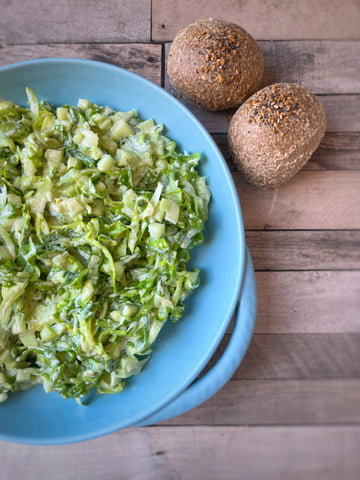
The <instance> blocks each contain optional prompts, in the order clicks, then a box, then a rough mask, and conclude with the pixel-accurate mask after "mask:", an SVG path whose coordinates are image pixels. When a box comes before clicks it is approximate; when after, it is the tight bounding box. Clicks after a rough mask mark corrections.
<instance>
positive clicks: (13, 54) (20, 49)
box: [0, 43, 161, 85]
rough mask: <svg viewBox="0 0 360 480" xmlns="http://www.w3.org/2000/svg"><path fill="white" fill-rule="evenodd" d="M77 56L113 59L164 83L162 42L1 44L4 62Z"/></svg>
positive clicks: (5, 63) (101, 60)
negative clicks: (162, 80)
mask: <svg viewBox="0 0 360 480" xmlns="http://www.w3.org/2000/svg"><path fill="white" fill-rule="evenodd" d="M49 57H74V58H86V59H89V60H97V61H100V62H106V63H111V64H113V65H117V66H119V67H123V68H126V69H128V70H131V71H133V72H135V73H138V74H139V75H142V76H144V77H146V78H148V79H149V80H151V81H153V82H155V83H157V84H158V85H160V84H161V45H151V44H141V43H137V44H116V45H114V44H106V43H103V44H86V43H84V44H69V43H65V44H64V43H61V44H56V43H49V44H46V45H14V46H1V45H0V66H2V65H7V64H11V63H16V62H22V61H24V60H32V59H34V58H49Z"/></svg>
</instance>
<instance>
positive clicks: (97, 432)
mask: <svg viewBox="0 0 360 480" xmlns="http://www.w3.org/2000/svg"><path fill="white" fill-rule="evenodd" d="M61 63H67V64H74V65H75V64H76V65H78V66H81V65H90V66H91V65H93V66H97V67H98V68H100V69H107V70H110V71H114V72H118V73H119V72H120V73H121V74H122V75H125V76H128V77H130V78H132V79H134V81H136V82H141V83H143V84H144V85H146V86H147V87H148V88H151V89H155V90H156V91H157V92H158V94H159V95H161V96H164V97H165V98H166V100H167V101H168V102H170V104H173V105H174V107H175V108H177V109H179V110H181V111H182V113H183V114H184V115H185V116H187V117H188V118H190V120H191V121H192V122H193V123H194V124H196V126H197V127H198V128H199V129H200V130H201V132H202V134H203V135H204V137H205V139H206V142H207V143H208V144H209V146H210V148H211V150H212V151H213V152H214V153H215V154H216V155H215V157H216V161H217V162H220V164H221V167H222V172H223V174H224V175H225V177H226V180H227V184H228V186H229V187H230V192H229V193H230V196H231V200H232V204H233V206H234V214H235V218H234V222H235V221H236V230H237V233H238V236H239V240H240V245H239V264H238V265H237V269H236V280H237V281H236V284H235V286H234V289H233V296H232V299H231V302H229V305H227V307H226V308H225V309H224V318H226V320H225V321H224V322H223V324H222V325H223V328H221V329H219V331H218V334H217V335H216V337H215V338H214V339H213V341H212V343H211V345H209V346H208V348H207V354H206V355H204V356H203V360H202V362H201V364H199V365H196V368H194V369H193V371H194V372H193V375H191V376H190V377H187V378H186V381H184V382H182V383H181V384H179V386H178V388H177V390H176V392H174V391H172V392H171V394H170V395H169V396H168V397H166V398H162V399H161V401H159V402H158V403H157V405H156V407H153V408H151V409H149V410H148V411H144V412H141V413H140V414H139V415H137V416H133V418H132V419H131V422H130V423H128V422H125V423H124V422H123V421H120V422H116V419H114V420H115V422H113V423H112V425H111V427H109V426H108V428H99V429H94V431H93V432H92V434H90V435H89V433H88V432H86V433H84V434H75V435H72V436H70V435H65V436H64V437H60V436H59V437H57V438H51V439H47V441H46V443H44V442H43V441H38V440H37V439H34V437H32V436H30V435H29V436H28V437H25V436H24V435H21V436H19V435H16V434H13V435H8V434H2V433H1V431H0V439H2V440H7V441H13V442H18V443H25V444H33V445H36V444H39V445H40V444H42V445H44V444H48V445H55V444H63V443H70V442H76V441H84V440H88V439H90V438H95V437H98V436H101V435H105V434H108V433H112V432H115V431H117V430H119V429H121V428H124V427H127V426H131V425H132V424H135V423H137V422H139V421H141V420H142V419H143V418H146V417H148V416H149V415H150V414H151V413H153V412H154V411H157V410H158V409H160V408H161V407H162V406H164V405H166V404H167V403H168V402H169V401H171V399H173V398H175V397H176V396H177V395H178V394H179V393H181V392H182V391H183V390H184V389H185V388H186V387H187V386H188V385H190V384H191V383H192V381H194V380H195V378H196V377H197V375H198V374H199V372H201V371H202V370H203V368H204V367H205V366H206V365H207V363H208V361H209V360H210V358H211V356H212V355H213V353H214V351H215V350H216V347H217V346H218V344H219V343H220V341H221V339H222V337H223V335H224V333H225V330H226V328H227V327H228V324H229V323H230V320H231V318H232V315H233V313H234V311H235V307H236V304H237V302H238V300H239V294H240V289H241V285H242V282H243V280H244V274H245V263H246V262H245V259H246V245H245V229H244V224H243V216H242V212H241V206H240V201H239V196H238V194H237V191H236V187H235V184H234V181H233V178H232V175H231V173H230V170H229V167H228V165H227V163H226V161H225V159H224V157H223V155H222V153H221V152H220V149H219V147H218V146H217V144H216V143H215V141H214V139H213V138H212V137H211V135H210V133H209V132H208V131H207V129H206V128H205V127H204V125H203V124H202V123H201V122H200V120H199V119H198V118H197V117H196V116H195V115H194V114H193V113H192V112H191V111H190V110H189V109H188V108H187V107H186V106H185V105H183V104H182V103H181V102H180V101H179V100H178V99H177V98H175V97H174V96H173V95H172V94H170V93H169V92H167V91H166V90H165V88H163V87H162V86H160V85H158V84H156V83H154V82H152V81H151V80H149V79H147V78H145V77H143V76H142V75H139V74H137V73H135V72H132V71H129V70H127V69H125V68H123V67H120V66H117V65H113V64H109V63H106V62H102V61H98V60H89V59H80V58H74V57H49V58H37V59H31V60H24V61H21V62H16V63H12V64H8V65H4V66H1V67H0V76H1V74H2V73H3V72H7V71H9V70H14V71H16V70H17V69H21V68H27V67H29V68H33V67H36V65H38V64H45V65H46V64H61ZM0 94H1V92H0ZM170 137H171V134H170ZM210 215H211V207H210ZM195 370H196V371H195ZM0 408H1V407H0ZM70 437H71V438H70Z"/></svg>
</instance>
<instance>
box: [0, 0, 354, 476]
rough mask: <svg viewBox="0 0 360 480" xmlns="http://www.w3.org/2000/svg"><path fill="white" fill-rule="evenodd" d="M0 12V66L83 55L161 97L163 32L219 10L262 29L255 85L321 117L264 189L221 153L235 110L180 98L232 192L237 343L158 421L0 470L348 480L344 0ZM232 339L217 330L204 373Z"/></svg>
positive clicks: (350, 374)
mask: <svg viewBox="0 0 360 480" xmlns="http://www.w3.org/2000/svg"><path fill="white" fill-rule="evenodd" d="M0 3H1V2H0ZM0 10H1V13H0V65H5V64H10V63H14V62H18V61H22V60H28V59H32V58H39V57H54V56H59V57H62V56H70V57H77V58H89V59H94V60H100V61H105V62H108V63H111V64H114V65H119V66H121V67H124V68H127V69H129V70H132V71H135V72H137V73H139V74H141V75H143V76H145V77H147V78H149V79H150V80H152V81H154V82H155V83H157V84H159V85H162V86H163V87H164V88H165V89H166V90H168V91H170V92H171V93H173V94H176V92H175V91H174V90H173V89H172V87H171V85H170V83H169V79H168V76H167V74H166V59H167V54H168V50H169V46H170V44H169V43H168V42H169V41H171V40H172V38H173V37H174V35H175V33H176V32H177V31H178V30H179V29H180V28H181V27H182V26H185V25H186V24H188V23H190V22H191V21H192V20H195V19H198V18H206V17H210V16H213V17H214V18H216V17H218V18H224V19H229V20H232V21H235V22H237V23H239V24H240V25H242V26H243V27H245V28H246V29H248V31H249V32H250V33H251V34H252V35H253V36H254V37H255V38H256V39H260V46H261V48H262V50H263V52H264V57H265V74H264V78H263V85H266V84H270V83H273V82H280V81H291V82H298V83H300V84H302V85H304V86H305V87H307V88H309V89H310V90H312V91H313V92H314V93H315V94H317V95H318V96H319V98H320V99H321V100H322V102H323V103H324V106H325V109H326V112H327V116H328V126H327V132H326V135H325V138H324V139H323V141H322V143H321V145H320V147H319V149H318V150H317V151H316V152H315V153H314V155H313V157H312V158H311V160H310V161H309V162H308V163H307V165H306V166H305V167H304V169H303V170H302V171H301V172H299V173H298V174H297V175H296V177H295V178H294V179H293V180H292V181H290V182H289V183H288V184H287V185H285V186H284V187H282V188H280V189H278V190H276V191H273V192H264V191H260V190H258V189H255V188H254V187H251V186H249V185H248V184H246V183H245V182H244V180H243V179H242V177H241V175H240V173H239V172H238V171H237V170H236V169H235V166H234V165H233V163H232V162H231V159H230V158H229V154H228V151H227V138H226V132H227V129H228V125H229V121H230V118H231V115H232V113H233V111H225V112H217V113H211V112H205V111H202V110H200V109H198V108H197V107H195V106H194V105H192V104H190V102H187V101H184V103H185V105H187V106H188V107H189V108H190V110H191V111H193V112H194V113H195V115H196V116H197V118H198V119H199V120H200V121H201V122H202V123H203V124H204V125H205V127H206V128H207V129H208V131H209V132H210V133H211V134H212V135H213V137H214V139H215V141H216V142H217V144H218V145H219V147H220V149H221V151H222V152H223V154H224V156H225V159H226V160H227V162H228V165H229V167H230V169H231V172H232V174H233V178H234V181H235V184H236V186H237V189H238V192H239V198H240V201H241V206H242V211H243V216H244V223H245V227H246V229H247V231H246V241H247V244H248V246H249V248H250V252H251V255H252V258H253V262H254V266H255V270H256V280H257V288H258V318H257V322H256V329H255V335H254V337H253V339H252V342H251V344H250V347H249V350H248V352H247V354H246V356H245V358H244V360H243V362H242V364H241V365H240V367H239V369H238V370H237V371H236V372H235V374H234V376H233V378H232V379H231V381H229V382H228V384H227V385H226V386H225V387H224V388H223V389H222V390H221V391H220V392H219V393H218V394H217V395H215V396H214V397H213V398H211V399H210V400H209V401H207V402H206V403H204V404H203V405H201V406H200V407H198V408H196V409H194V410H193V411H191V412H189V413H187V414H185V415H183V416H181V417H178V418H175V419H172V420H169V421H167V422H166V425H159V426H156V427H148V428H142V429H126V430H124V431H120V432H117V433H115V434H112V435H108V436H105V437H102V438H99V439H96V440H91V441H87V442H84V443H81V444H77V445H67V446H58V447H48V448H42V447H29V446H17V445H13V444H9V443H5V442H0V445H1V448H0V465H1V469H0V479H1V480H10V479H11V480H13V479H17V478H24V479H26V480H33V479H36V480H45V479H46V480H48V478H51V480H58V479H59V480H60V479H68V480H75V479H76V480H85V479H88V478H96V479H97V478H101V479H104V480H107V479H113V478H114V479H115V478H116V479H120V480H122V479H126V480H128V479H134V480H135V479H136V480H152V479H154V480H155V479H156V480H158V479H159V480H170V479H180V480H182V479H186V480H187V479H189V480H193V479H196V480H205V479H206V480H220V479H221V480H223V479H224V480H232V479H236V480H238V479H239V478H241V479H244V480H248V479H249V480H250V479H251V480H257V479H259V480H260V479H261V480H262V479H264V478H267V479H270V480H289V479H295V480H305V479H309V480H310V479H311V480H312V479H313V478H316V479H318V480H325V479H326V480H355V479H357V478H358V476H359V471H360V456H359V455H358V451H359V444H360V427H359V424H360V414H359V404H360V314H359V312H360V173H359V172H360V65H359V60H358V59H359V58H360V41H359V40H360V30H359V24H360V4H359V2H358V0H345V1H344V2H342V3H341V4H339V3H335V2H328V1H326V0H311V1H310V0H305V1H304V2H302V3H301V5H300V3H299V2H293V1H291V2H288V1H285V0H274V1H270V2H264V1H263V0H254V1H252V2H248V1H241V2H240V1H239V2H237V1H236V2H235V1H233V0H223V1H222V2H215V1H212V0H207V1H206V2H205V1H203V0H200V1H198V2H192V1H191V0H183V1H182V2H175V1H174V0H152V1H151V2H150V0H134V1H133V2H126V1H125V0H119V1H117V2H114V1H111V0H104V1H103V2H94V1H92V0H91V1H85V0H80V1H78V2H70V1H69V0H59V1H57V2H55V3H54V2H46V0H38V1H35V0H25V1H22V0H12V1H9V0H3V2H2V3H1V9H0ZM0 94H1V92H0ZM181 101H183V100H182V99H181ZM230 334H231V327H230V328H229V329H228V333H227V334H226V335H225V338H224V339H223V341H222V342H221V345H220V347H219V349H218V350H217V352H216V353H215V355H214V357H213V359H212V360H211V361H210V363H209V366H208V368H211V366H212V365H214V363H215V362H216V361H217V359H218V358H219V356H220V355H221V353H222V352H223V351H224V348H225V347H226V345H227V342H228V340H229V338H230ZM345 424H346V425H345ZM247 425H251V426H250V427H248V426H247ZM262 425H264V426H262ZM282 425H285V426H282Z"/></svg>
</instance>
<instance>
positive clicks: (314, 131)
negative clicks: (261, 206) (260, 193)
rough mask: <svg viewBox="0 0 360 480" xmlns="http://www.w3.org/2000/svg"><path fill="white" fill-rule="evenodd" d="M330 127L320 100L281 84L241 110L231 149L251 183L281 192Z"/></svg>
mask: <svg viewBox="0 0 360 480" xmlns="http://www.w3.org/2000/svg"><path fill="white" fill-rule="evenodd" d="M325 128H326V115H325V110H324V107H323V105H322V103H321V102H320V100H319V99H318V98H316V97H315V96H314V95H313V94H312V93H311V92H309V91H308V90H307V89H306V88H304V87H301V86H300V85H298V84H296V83H276V84H274V85H270V86H269V87H266V88H264V89H262V90H260V91H259V92H257V93H255V94H254V95H253V96H252V97H250V98H249V99H248V100H247V101H246V102H245V103H244V104H243V105H241V107H240V108H239V109H238V110H237V111H236V113H235V115H234V116H233V118H232V120H231V122H230V127H229V132H228V141H229V148H230V152H231V155H232V157H233V159H234V162H235V164H236V165H237V166H238V168H239V170H240V171H241V172H242V173H243V174H244V176H245V178H246V179H247V180H248V182H249V183H252V184H254V185H257V186H259V187H262V188H265V189H271V188H276V187H278V186H279V185H281V184H283V183H285V182H286V181H288V180H289V179H290V178H291V177H292V176H293V175H295V174H296V173H297V172H298V171H299V170H300V169H301V168H302V167H303V166H304V165H305V163H306V162H307V161H308V160H309V158H310V157H311V155H312V154H313V152H314V151H315V150H316V148H317V147H318V146H319V143H320V141H321V139H322V137H323V136H324V134H325Z"/></svg>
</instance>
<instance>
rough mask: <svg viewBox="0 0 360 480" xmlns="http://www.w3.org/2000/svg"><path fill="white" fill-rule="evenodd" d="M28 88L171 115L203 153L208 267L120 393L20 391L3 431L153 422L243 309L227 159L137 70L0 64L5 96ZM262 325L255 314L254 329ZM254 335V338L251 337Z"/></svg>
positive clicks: (4, 435)
mask: <svg viewBox="0 0 360 480" xmlns="http://www.w3.org/2000/svg"><path fill="white" fill-rule="evenodd" d="M26 86H28V87H31V88H34V89H35V92H36V94H37V96H38V97H39V99H42V100H46V101H49V102H50V103H52V104H54V105H61V104H76V103H77V101H78V98H80V97H81V98H87V99H89V100H91V101H92V102H94V103H97V104H100V105H110V106H111V107H113V108H115V109H118V110H130V109H133V108H135V109H136V110H137V112H138V114H139V115H140V116H141V117H142V118H144V119H147V118H154V120H155V121H156V122H162V123H164V124H165V126H166V129H167V132H166V134H167V135H168V136H169V137H170V138H172V139H173V140H175V141H176V142H177V144H178V145H179V147H180V148H181V149H182V150H186V151H188V152H195V151H200V152H201V154H202V158H203V160H202V165H201V170H202V173H203V174H204V175H205V176H206V178H207V181H208V183H209V186H210V189H211V192H212V201H211V206H210V218H209V220H208V222H207V226H206V230H205V232H204V235H205V242H204V244H203V245H202V246H200V247H197V248H196V249H194V250H193V251H192V256H191V263H192V264H193V265H196V266H197V267H199V268H200V270H201V286H200V287H199V288H198V289H197V291H196V292H195V294H194V295H193V296H192V297H191V298H190V299H189V300H188V301H187V303H186V309H185V314H184V317H183V319H182V320H181V321H180V322H179V323H177V324H171V323H170V322H169V323H168V324H167V325H166V326H165V328H164V329H163V331H162V332H161V334H160V336H159V339H158V341H157V342H156V344H155V345H154V348H153V355H152V358H151V359H150V361H149V362H148V363H147V365H146V367H145V369H144V370H143V372H142V373H141V374H140V375H139V376H136V377H133V378H131V379H130V380H129V381H128V382H127V385H126V388H125V389H124V390H123V391H122V392H121V393H120V394H116V395H94V397H93V399H92V401H91V403H90V405H89V406H86V407H81V406H78V405H77V404H76V403H75V401H73V400H63V399H62V398H61V397H60V396H59V395H58V394H56V393H51V394H46V393H44V391H43V390H42V387H35V388H33V389H30V390H28V391H25V392H20V393H15V394H12V395H10V396H9V399H8V400H7V401H6V402H5V403H2V404H0V439H3V440H8V441H14V442H19V443H31V444H48V445H50V444H60V443H69V442H75V441H82V440H87V439H89V438H93V437H96V436H99V435H103V434H107V433H110V432H113V431H115V430H118V429H120V428H124V427H127V426H130V425H135V424H141V423H142V422H143V423H144V419H146V418H151V415H152V414H154V413H155V412H158V411H159V410H161V408H162V407H163V406H165V405H167V404H169V403H170V402H171V400H173V399H174V398H176V397H178V396H179V395H180V394H181V392H183V391H184V390H186V388H187V387H188V386H189V385H190V384H191V382H192V381H193V380H194V379H195V378H196V377H197V376H198V374H199V373H200V372H201V370H202V369H203V368H204V367H205V365H206V364H207V362H208V360H209V359H210V357H211V356H212V354H213V353H214V351H215V349H216V347H217V346H218V344H219V342H220V340H221V339H222V337H223V335H224V332H225V330H226V328H227V326H228V324H229V321H230V319H231V317H232V315H233V313H234V310H235V306H236V304H237V301H238V296H239V292H240V287H241V284H242V281H243V278H244V272H245V266H246V265H245V264H246V258H247V254H246V249H245V239H244V227H243V222H242V215H241V211H240V206H239V202H238V196H237V193H236V189H235V187H234V184H233V181H232V178H231V175H230V173H229V171H228V168H227V166H226V163H225V161H224V159H223V157H222V155H221V154H220V152H219V150H218V148H217V146H216V144H215V143H214V141H213V140H212V139H211V137H210V135H209V134H208V133H207V132H206V130H205V129H204V127H203V126H202V125H201V124H200V123H199V121H198V120H197V119H196V118H195V117H194V116H193V115H192V114H191V113H190V112H189V111H188V110H187V109H186V108H185V107H184V106H183V105H182V104H181V103H180V102H179V101H177V100H176V99H175V98H174V97H172V96H171V95H169V94H168V93H167V92H166V91H164V90H163V89H162V88H160V87H158V86H157V85H155V84H153V83H151V82H150V81H148V80H146V79H144V78H142V77H140V76H138V75H136V74H134V73H130V72H128V71H127V70H124V69H121V68H119V67H115V66H111V65H108V64H104V63H100V62H94V61H87V60H79V59H56V58H55V59H41V60H33V61H28V62H22V63H18V64H14V65H10V66H6V67H2V68H0V98H2V99H6V100H11V101H13V102H16V103H18V104H22V105H26V101H27V99H26V95H25V87H26ZM253 323H254V315H252V318H251V319H250V320H249V325H250V330H249V329H248V330H249V331H250V333H252V328H253ZM250 336H251V335H250ZM248 342H249V338H248V337H247V338H246V339H244V341H243V344H244V345H245V346H247V344H248ZM219 388H220V387H219Z"/></svg>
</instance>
